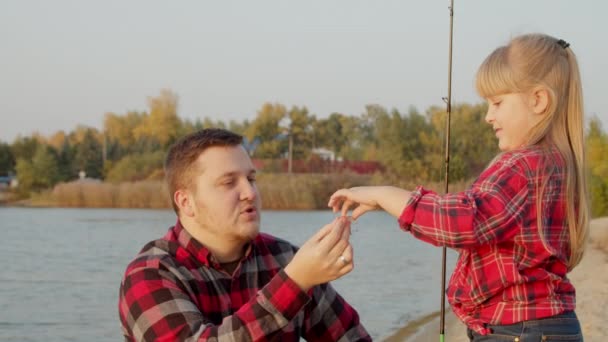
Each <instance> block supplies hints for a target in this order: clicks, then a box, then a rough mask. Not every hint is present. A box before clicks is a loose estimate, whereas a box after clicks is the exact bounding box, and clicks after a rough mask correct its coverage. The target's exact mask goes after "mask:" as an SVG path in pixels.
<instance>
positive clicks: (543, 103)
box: [531, 87, 549, 114]
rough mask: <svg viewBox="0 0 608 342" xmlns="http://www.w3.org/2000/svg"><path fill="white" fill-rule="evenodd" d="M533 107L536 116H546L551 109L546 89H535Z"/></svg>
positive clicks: (532, 98)
mask: <svg viewBox="0 0 608 342" xmlns="http://www.w3.org/2000/svg"><path fill="white" fill-rule="evenodd" d="M531 107H532V112H533V113H534V114H544V113H546V112H547V109H548V108H549V91H548V90H547V89H546V88H544V87H539V88H535V89H534V90H533V91H532V94H531Z"/></svg>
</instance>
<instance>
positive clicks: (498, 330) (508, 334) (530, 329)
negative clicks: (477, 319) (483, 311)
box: [467, 311, 583, 342]
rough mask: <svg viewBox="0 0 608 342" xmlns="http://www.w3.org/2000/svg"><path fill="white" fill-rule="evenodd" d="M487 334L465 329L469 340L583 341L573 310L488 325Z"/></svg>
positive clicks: (492, 341) (489, 341)
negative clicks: (488, 331) (520, 320)
mask: <svg viewBox="0 0 608 342" xmlns="http://www.w3.org/2000/svg"><path fill="white" fill-rule="evenodd" d="M488 328H490V331H492V333H491V334H489V335H485V336H483V335H479V334H478V333H476V332H474V331H472V330H471V329H467V335H468V336H469V339H470V340H471V342H503V341H511V342H552V341H576V342H583V333H582V332H581V326H580V324H579V322H578V318H577V317H576V314H575V313H574V312H573V311H570V312H565V313H563V314H561V315H557V316H553V317H547V318H544V319H539V320H532V321H524V322H520V323H515V324H509V325H488Z"/></svg>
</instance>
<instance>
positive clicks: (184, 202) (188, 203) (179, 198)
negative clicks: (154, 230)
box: [173, 189, 194, 217]
mask: <svg viewBox="0 0 608 342" xmlns="http://www.w3.org/2000/svg"><path fill="white" fill-rule="evenodd" d="M173 200H174V201H175V205H177V207H178V208H179V212H180V214H184V215H186V216H189V217H193V216H194V203H193V198H192V197H191V196H190V192H189V191H188V190H185V189H180V190H177V191H176V192H175V193H174V194H173Z"/></svg>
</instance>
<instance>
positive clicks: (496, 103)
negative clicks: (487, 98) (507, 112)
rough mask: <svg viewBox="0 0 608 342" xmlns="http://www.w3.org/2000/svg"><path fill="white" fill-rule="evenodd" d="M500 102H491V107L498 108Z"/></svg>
mask: <svg viewBox="0 0 608 342" xmlns="http://www.w3.org/2000/svg"><path fill="white" fill-rule="evenodd" d="M500 102H501V101H496V102H492V106H498V105H499V104H500Z"/></svg>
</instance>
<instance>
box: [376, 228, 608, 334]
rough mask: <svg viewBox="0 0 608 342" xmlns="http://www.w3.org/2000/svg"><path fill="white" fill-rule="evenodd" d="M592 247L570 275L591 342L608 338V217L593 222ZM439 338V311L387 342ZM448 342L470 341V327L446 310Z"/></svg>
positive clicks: (577, 307) (585, 331)
mask: <svg viewBox="0 0 608 342" xmlns="http://www.w3.org/2000/svg"><path fill="white" fill-rule="evenodd" d="M589 230H590V234H589V235H590V237H589V245H588V247H587V249H586V251H585V256H584V257H583V260H582V261H581V263H580V264H579V265H578V266H576V267H575V268H574V270H572V272H570V273H569V274H568V277H569V278H570V280H571V281H572V283H573V284H574V287H575V288H576V301H577V304H576V314H577V316H578V318H579V320H580V322H581V328H582V330H583V336H584V338H585V341H587V342H596V341H597V342H600V341H604V340H605V338H606V336H608V327H606V326H605V320H606V317H608V309H605V308H606V307H608V286H606V284H608V217H601V218H596V219H593V220H592V221H591V223H590V227H589ZM438 338H439V312H438V311H437V312H433V313H430V314H428V315H425V316H423V317H421V318H418V319H416V320H413V321H410V322H408V323H406V324H405V325H404V326H403V327H401V328H400V329H398V330H396V331H394V332H393V333H392V334H391V335H389V336H388V337H386V338H384V339H382V341H385V342H410V341H412V342H413V341H423V342H426V341H437V340H438ZM445 340H446V341H449V342H468V341H469V339H468V337H467V335H466V327H465V326H464V324H462V323H461V322H460V321H459V320H458V319H457V318H456V316H454V314H453V313H452V311H451V310H450V308H449V307H446V316H445Z"/></svg>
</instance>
